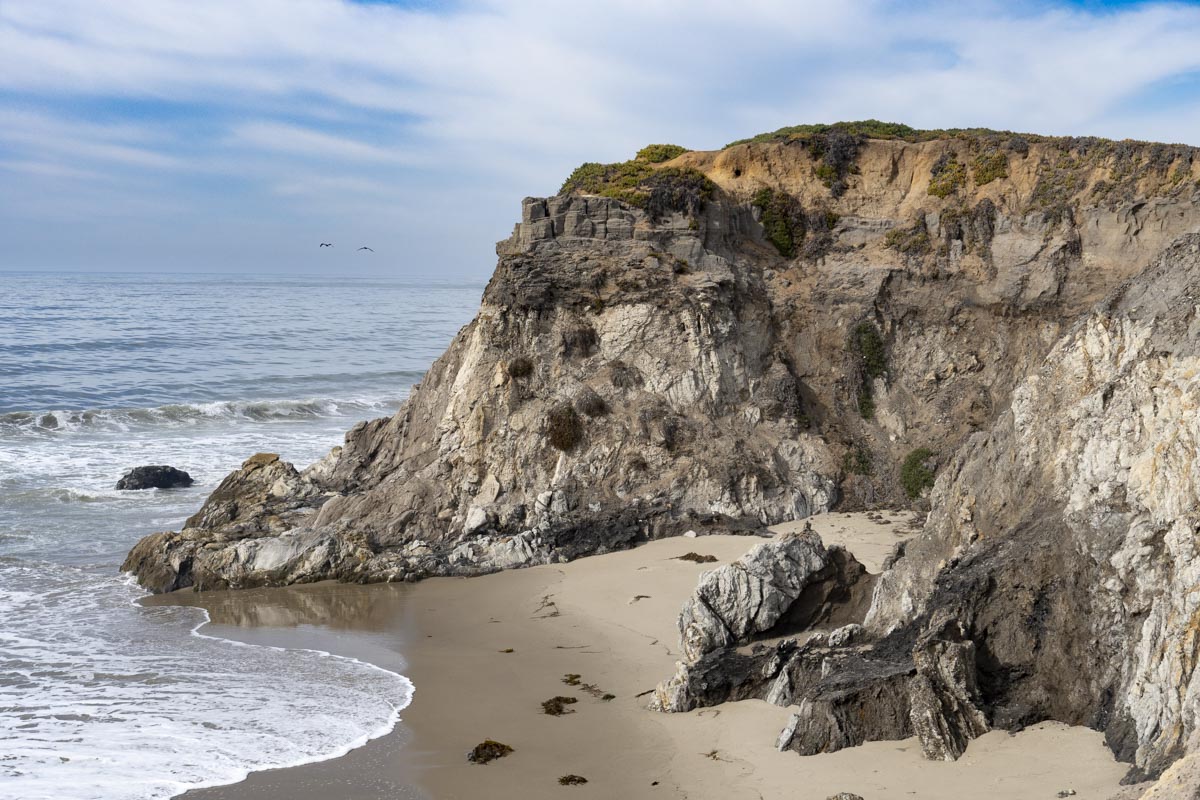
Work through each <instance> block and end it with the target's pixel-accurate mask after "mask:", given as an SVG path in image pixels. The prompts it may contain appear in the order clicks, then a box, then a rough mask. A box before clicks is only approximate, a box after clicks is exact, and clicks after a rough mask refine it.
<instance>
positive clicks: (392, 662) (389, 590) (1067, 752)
mask: <svg viewBox="0 0 1200 800" xmlns="http://www.w3.org/2000/svg"><path fill="white" fill-rule="evenodd" d="M880 520H882V521H880ZM908 521H909V517H908V515H907V514H903V515H901V514H888V513H887V512H884V513H883V514H882V515H881V516H880V517H877V518H876V519H875V520H872V519H868V518H867V517H866V516H865V515H863V514H853V515H845V514H827V515H822V516H819V517H814V518H813V519H812V522H813V526H814V528H815V529H816V530H817V531H818V532H819V533H820V534H821V535H822V537H823V538H824V539H825V541H826V542H827V543H841V544H845V545H847V546H848V547H849V548H850V549H851V550H852V551H853V552H854V553H855V554H856V555H857V556H858V557H859V559H860V560H861V561H863V563H864V564H866V565H867V567H868V569H870V570H871V571H877V570H878V569H879V568H880V565H881V564H882V562H883V560H884V558H886V556H887V554H888V553H889V552H890V551H891V549H892V548H893V547H894V546H895V544H896V543H897V542H898V541H901V540H902V539H903V538H904V537H905V536H907V535H911V534H912V530H911V528H909V527H908V525H907V523H908ZM799 524H800V525H801V526H802V524H803V523H799ZM757 541H758V540H757V539H756V538H754V537H733V536H713V537H700V538H695V539H691V538H678V539H669V540H665V541H660V542H652V543H650V544H647V545H645V546H642V547H639V548H637V549H636V550H631V551H626V552H620V553H613V554H609V555H604V556H596V557H593V558H587V559H582V560H580V561H576V562H573V563H571V564H564V565H555V566H547V567H535V568H532V569H526V570H517V571H512V572H505V573H500V574H497V575H490V576H486V577H482V578H473V579H454V578H441V579H433V580H427V581H424V582H422V583H419V584H416V585H412V586H407V585H405V586H367V587H360V586H345V585H335V584H323V585H317V586H307V587H294V588H289V589H273V590H255V591H248V592H227V593H208V594H193V593H181V594H179V595H176V596H173V597H172V598H170V599H169V600H166V602H187V603H194V604H198V605H203V606H204V607H205V608H207V609H208V610H209V613H210V614H211V616H212V619H213V624H212V625H210V626H208V627H206V628H205V629H204V631H203V632H204V633H205V634H208V635H218V636H225V637H228V638H234V639H239V640H243V641H251V642H257V643H263V644H272V645H277V646H287V647H311V648H316V649H322V650H329V651H331V652H336V653H339V654H343V655H349V656H353V657H356V658H360V659H363V660H365V661H370V662H371V663H375V664H378V665H380V666H383V667H386V668H388V669H393V670H395V671H398V672H401V673H402V674H404V675H407V676H408V677H409V678H411V679H412V681H413V683H414V684H415V686H416V692H415V695H414V698H413V702H412V704H411V705H410V706H409V707H408V708H407V709H405V710H404V711H403V713H402V715H401V716H402V723H401V725H400V726H399V727H398V728H397V729H396V731H394V732H393V733H391V734H389V735H387V736H384V737H381V738H379V739H376V740H374V741H373V742H371V743H369V744H368V745H366V746H365V747H363V748H360V749H358V750H355V751H353V752H351V753H350V754H349V755H347V756H345V757H343V758H339V759H334V760H331V761H326V762H323V763H319V764H311V765H306V766H303V767H297V768H292V769H284V770H274V771H267V772H260V773H255V774H253V775H251V776H250V778H249V779H247V780H246V781H244V782H242V783H239V784H235V785H232V786H227V787H220V788H215V789H205V790H198V791H194V792H190V793H188V794H187V795H185V797H186V798H188V800H266V799H268V798H270V799H271V800H284V798H295V799H296V800H309V799H310V798H311V799H312V800H316V799H317V798H322V800H324V799H325V798H347V799H348V800H359V799H360V798H361V799H362V800H367V799H370V800H376V799H381V798H419V797H434V798H438V799H439V800H442V799H443V798H445V799H446V800H457V799H459V798H461V799H463V800H466V799H467V798H471V799H472V800H474V799H475V798H485V797H486V798H498V799H503V798H513V799H514V800H515V799H516V798H530V799H536V798H561V797H574V796H580V797H583V796H587V797H597V798H602V797H603V798H610V797H629V798H642V797H646V798H685V797H686V798H691V800H706V799H707V798H713V799H714V800H715V799H716V798H721V799H722V800H726V799H727V798H741V797H749V798H754V797H764V798H774V797H781V798H782V797H787V798H795V799H796V800H809V799H810V798H811V799H812V800H825V798H826V797H828V796H830V795H833V794H836V793H837V792H843V791H848V792H854V793H857V794H860V795H862V796H863V797H865V798H867V800H892V799H895V800H899V799H900V798H904V799H905V800H911V798H922V800H942V799H943V798H944V799H945V800H951V798H954V800H958V799H959V798H962V797H988V798H995V799H996V800H1017V799H1018V798H1020V800H1026V799H1027V798H1039V797H1045V798H1053V797H1054V796H1055V795H1056V793H1057V792H1058V791H1060V790H1074V791H1075V792H1076V794H1075V795H1074V796H1075V797H1076V798H1080V800H1088V799H1089V798H1095V800H1104V798H1107V797H1109V795H1110V794H1112V793H1113V792H1114V791H1115V790H1116V789H1117V785H1118V781H1119V780H1120V778H1121V776H1122V775H1123V774H1124V772H1125V767H1124V766H1123V765H1121V764H1118V763H1116V762H1115V761H1114V760H1113V758H1112V755H1111V754H1110V753H1109V751H1108V750H1107V749H1106V748H1105V747H1104V743H1103V737H1102V735H1101V734H1099V733H1096V732H1094V731H1090V730H1087V729H1083V728H1070V727H1067V726H1065V725H1059V724H1054V723H1051V724H1045V725H1039V726H1035V727H1034V728H1031V729H1029V730H1027V731H1024V732H1022V733H1021V734H1018V735H1016V736H1010V735H1009V734H1007V733H1002V732H993V733H989V734H987V735H986V736H983V737H981V738H980V739H978V740H976V741H975V742H973V743H972V744H971V746H970V748H969V749H968V751H967V753H966V755H964V756H963V758H961V759H960V760H959V761H957V762H954V763H941V762H929V761H925V760H924V759H923V758H921V755H920V748H919V746H918V745H917V743H916V741H915V740H905V741H899V742H874V743H869V744H867V745H864V746H862V747H858V748H851V749H847V750H843V751H841V752H838V753H832V754H828V755H820V756H812V757H807V758H801V757H799V756H797V755H796V754H794V753H790V752H789V753H779V752H777V751H776V750H775V749H774V746H773V745H774V739H775V736H776V735H777V734H778V732H779V730H780V729H781V728H782V727H783V725H784V722H785V721H786V719H787V716H788V714H789V711H788V709H785V708H779V707H776V706H772V705H769V704H767V703H764V702H761V701H744V702H739V703H730V704H725V705H722V706H719V707H717V708H712V709H703V710H699V711H696V712H692V713H689V714H672V715H668V714H658V713H655V712H651V711H648V710H647V709H646V708H645V702H646V699H647V698H646V697H645V696H640V697H639V695H642V694H643V693H644V692H647V691H648V690H650V689H652V688H653V687H654V686H655V684H656V683H657V682H658V681H660V680H662V679H664V678H666V677H668V676H670V675H671V674H672V673H673V672H674V668H675V666H674V665H675V660H676V658H677V654H678V642H677V633H676V630H675V621H676V617H677V615H678V612H679V608H680V606H681V605H682V604H683V601H684V599H685V598H686V597H687V596H688V594H689V593H690V592H691V590H692V589H693V588H694V586H695V583H696V579H697V577H698V576H699V574H700V573H701V572H703V571H704V570H706V569H711V568H712V567H714V566H717V565H716V564H694V563H691V562H688V561H682V560H679V559H678V556H680V555H683V554H685V553H688V552H697V553H700V554H704V555H712V556H715V557H717V558H718V560H719V562H720V563H727V562H728V561H731V560H733V559H735V558H737V557H738V556H740V555H742V554H743V553H744V552H745V551H746V550H748V549H749V548H750V547H751V546H753V545H754V544H755V543H756V542H757ZM160 602H162V601H161V600H160ZM510 650H511V652H508V651H510ZM401 654H403V655H401ZM567 675H578V676H580V677H579V679H578V680H579V685H568V684H567V683H564V682H563V679H564V676H567ZM584 684H586V686H585V685H584ZM608 694H611V695H614V697H613V698H612V699H604V696H605V695H608ZM555 696H565V697H574V698H576V700H577V702H576V703H574V704H571V705H568V706H566V708H567V709H568V710H569V711H570V712H571V713H567V714H564V715H562V716H548V715H546V714H544V713H543V712H542V707H541V704H542V702H543V701H545V700H548V699H551V698H553V697H555ZM486 738H492V739H496V740H499V741H502V742H504V743H506V744H509V745H511V746H512V747H513V748H514V752H513V753H512V754H511V755H510V756H508V757H506V758H503V759H500V760H498V761H495V762H493V763H491V764H489V765H486V766H479V765H474V764H469V763H468V762H467V761H466V758H465V753H466V751H467V750H468V749H470V748H471V747H472V746H474V745H475V744H477V743H479V742H481V741H482V740H484V739H486ZM570 774H573V775H580V776H583V777H584V778H586V779H587V781H588V782H587V783H586V784H585V785H580V786H561V785H559V782H558V779H559V777H561V776H565V775H570Z"/></svg>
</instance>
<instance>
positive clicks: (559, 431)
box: [546, 405, 583, 452]
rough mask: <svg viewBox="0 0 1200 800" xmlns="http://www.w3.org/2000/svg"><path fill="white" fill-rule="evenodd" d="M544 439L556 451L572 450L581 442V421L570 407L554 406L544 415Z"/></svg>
mask: <svg viewBox="0 0 1200 800" xmlns="http://www.w3.org/2000/svg"><path fill="white" fill-rule="evenodd" d="M546 437H547V438H548V439H549V440H550V446H551V447H553V448H554V449H556V450H562V451H563V452H567V451H570V450H574V449H575V447H576V446H577V445H578V444H579V443H580V442H581V441H583V421H582V420H581V419H580V418H579V415H578V414H576V413H575V409H574V408H572V407H571V406H568V405H559V406H555V407H554V408H552V409H550V413H549V414H547V415H546Z"/></svg>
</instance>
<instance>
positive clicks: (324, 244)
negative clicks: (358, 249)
mask: <svg viewBox="0 0 1200 800" xmlns="http://www.w3.org/2000/svg"><path fill="white" fill-rule="evenodd" d="M321 247H333V245H332V244H331V243H329V242H321Z"/></svg>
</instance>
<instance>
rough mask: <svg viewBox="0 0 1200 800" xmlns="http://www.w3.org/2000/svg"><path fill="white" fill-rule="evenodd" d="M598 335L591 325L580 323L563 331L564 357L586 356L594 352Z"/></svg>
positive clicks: (597, 343)
mask: <svg viewBox="0 0 1200 800" xmlns="http://www.w3.org/2000/svg"><path fill="white" fill-rule="evenodd" d="M599 344H600V337H599V336H597V335H596V329H595V328H593V327H592V326H591V325H580V326H578V327H575V328H570V329H569V330H565V331H563V334H562V351H563V357H564V358H587V357H588V356H590V355H591V354H592V353H594V352H596V346H597V345H599Z"/></svg>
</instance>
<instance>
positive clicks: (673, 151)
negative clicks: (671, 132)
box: [634, 144, 689, 164]
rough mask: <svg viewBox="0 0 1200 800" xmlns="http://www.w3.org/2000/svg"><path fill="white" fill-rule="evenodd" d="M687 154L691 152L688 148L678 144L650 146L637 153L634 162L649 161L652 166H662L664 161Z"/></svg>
mask: <svg viewBox="0 0 1200 800" xmlns="http://www.w3.org/2000/svg"><path fill="white" fill-rule="evenodd" d="M687 152H689V151H688V149H687V148H686V147H680V146H679V145H677V144H648V145H646V146H645V147H643V148H642V149H641V150H638V151H637V155H636V156H634V161H648V162H650V163H651V164H660V163H662V162H663V161H670V160H671V159H672V158H676V157H678V156H681V155H683V154H684V153H687Z"/></svg>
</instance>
